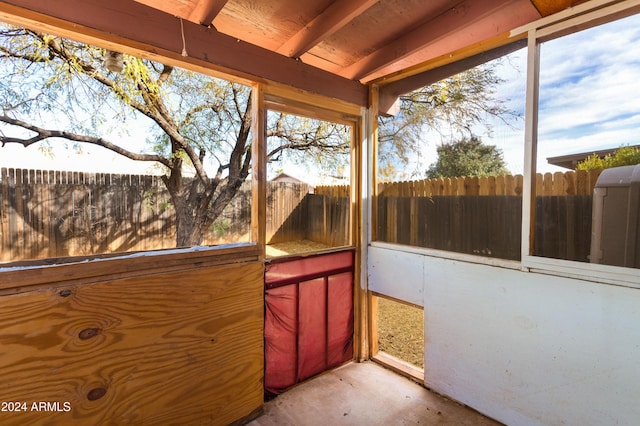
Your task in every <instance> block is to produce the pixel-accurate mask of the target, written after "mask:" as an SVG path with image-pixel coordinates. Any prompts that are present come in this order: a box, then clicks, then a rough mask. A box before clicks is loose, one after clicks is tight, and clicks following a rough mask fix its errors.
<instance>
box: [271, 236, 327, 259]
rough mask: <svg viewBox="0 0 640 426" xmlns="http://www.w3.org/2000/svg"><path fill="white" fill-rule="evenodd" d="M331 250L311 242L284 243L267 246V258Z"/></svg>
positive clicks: (324, 245)
mask: <svg viewBox="0 0 640 426" xmlns="http://www.w3.org/2000/svg"><path fill="white" fill-rule="evenodd" d="M328 248H331V246H328V245H326V244H322V243H316V242H315V241H311V240H299V241H287V242H284V243H276V244H269V245H268V246H267V251H266V254H267V257H277V256H286V255H289V254H298V253H306V252H310V251H318V250H325V249H328Z"/></svg>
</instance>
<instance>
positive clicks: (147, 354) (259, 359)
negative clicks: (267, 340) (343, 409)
mask: <svg viewBox="0 0 640 426" xmlns="http://www.w3.org/2000/svg"><path fill="white" fill-rule="evenodd" d="M262 335H263V266H262V263H260V262H251V263H244V264H236V265H224V266H216V267H211V268H205V269H199V270H195V271H189V272H181V273H165V274H157V275H150V276H145V277H137V278H130V279H122V280H117V281H109V282H103V283H98V284H92V285H80V286H75V287H69V288H64V289H59V288H58V289H55V290H41V291H36V292H29V293H22V294H16V295H11V296H4V297H1V298H0V371H2V373H3V374H2V375H3V380H2V384H1V385H0V401H20V402H26V403H27V406H26V407H27V410H26V411H25V412H2V413H0V415H1V417H0V422H1V423H2V424H33V423H47V422H52V423H57V424H63V423H64V424H73V423H77V424H80V423H82V424H103V423H113V424H132V423H135V424H140V423H144V424H191V423H199V424H228V423H231V422H233V421H236V420H238V419H240V418H242V417H244V416H247V415H248V414H250V413H251V412H253V411H255V410H256V409H259V408H260V407H261V406H262V398H263V390H262V378H263V340H262V339H263V337H262ZM40 401H44V402H50V403H57V404H53V405H50V406H49V408H53V407H57V408H58V409H59V410H61V411H59V412H58V411H55V412H39V411H33V410H32V408H33V403H34V402H40ZM65 403H67V404H65ZM66 407H70V411H66V412H65V411H64V410H65V408H66Z"/></svg>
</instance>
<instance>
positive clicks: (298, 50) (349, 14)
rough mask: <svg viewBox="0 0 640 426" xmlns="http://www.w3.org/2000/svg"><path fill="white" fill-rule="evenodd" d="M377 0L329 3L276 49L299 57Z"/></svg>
mask: <svg viewBox="0 0 640 426" xmlns="http://www.w3.org/2000/svg"><path fill="white" fill-rule="evenodd" d="M378 1H379V0H342V1H336V2H333V3H331V5H330V6H329V7H327V9H326V10H325V11H324V12H322V13H321V14H320V15H318V16H316V17H315V18H314V19H313V20H312V21H311V22H309V23H308V24H307V25H305V26H304V28H302V29H301V30H300V31H298V33H297V34H295V35H294V36H293V37H291V38H290V39H289V40H288V41H287V42H286V43H284V44H283V45H282V46H281V47H280V48H279V49H278V50H277V52H278V53H281V54H283V55H286V56H289V57H291V58H299V57H300V56H301V55H302V54H303V53H305V52H307V51H308V50H309V49H311V48H312V47H313V46H315V45H317V44H318V43H319V42H320V41H322V40H323V39H324V38H326V37H329V36H331V35H332V34H333V33H335V32H336V31H338V30H339V29H341V28H342V27H344V26H345V25H347V24H348V23H349V22H351V21H352V20H353V19H354V18H355V17H356V16H359V15H360V14H362V13H363V12H364V11H366V10H367V9H369V8H370V7H371V6H373V5H374V4H376V3H377V2H378Z"/></svg>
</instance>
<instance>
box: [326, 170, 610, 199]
mask: <svg viewBox="0 0 640 426" xmlns="http://www.w3.org/2000/svg"><path fill="white" fill-rule="evenodd" d="M598 176H600V171H591V172H587V171H584V170H581V171H577V172H574V171H569V172H564V173H563V172H556V173H553V174H552V173H544V174H541V173H538V174H537V175H536V194H537V195H538V196H552V195H592V194H593V187H594V186H595V184H596V181H597V180H598ZM522 188H523V177H522V175H505V176H482V177H460V178H439V179H423V180H414V181H403V182H383V183H380V184H379V185H378V193H379V194H380V195H382V196H399V197H429V196H434V195H446V196H451V195H516V196H521V195H522ZM316 192H317V191H316Z"/></svg>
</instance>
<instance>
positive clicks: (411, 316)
mask: <svg viewBox="0 0 640 426" xmlns="http://www.w3.org/2000/svg"><path fill="white" fill-rule="evenodd" d="M327 248H329V246H326V245H324V244H321V243H316V242H314V241H309V240H300V241H289V242H285V243H277V244H271V245H268V246H267V251H266V254H267V257H277V256H284V255H288V254H298V253H305V252H311V251H318V250H323V249H327ZM378 346H379V350H381V351H384V352H386V353H388V354H390V355H393V356H395V357H396V358H399V359H401V360H403V361H407V362H409V363H411V364H413V365H415V366H417V367H420V368H424V314H423V311H422V309H419V308H416V307H413V306H408V305H404V304H402V303H398V302H394V301H391V300H388V299H383V298H379V299H378Z"/></svg>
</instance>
